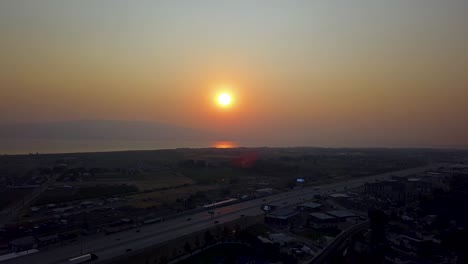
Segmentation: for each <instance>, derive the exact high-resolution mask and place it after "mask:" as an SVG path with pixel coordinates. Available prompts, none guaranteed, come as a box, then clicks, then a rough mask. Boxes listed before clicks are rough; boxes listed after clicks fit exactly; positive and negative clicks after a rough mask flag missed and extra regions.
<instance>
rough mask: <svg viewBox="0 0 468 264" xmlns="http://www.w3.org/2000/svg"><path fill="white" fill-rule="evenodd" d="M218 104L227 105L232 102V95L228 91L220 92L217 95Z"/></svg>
mask: <svg viewBox="0 0 468 264" xmlns="http://www.w3.org/2000/svg"><path fill="white" fill-rule="evenodd" d="M217 101H218V104H219V105H220V106H222V107H227V106H229V105H231V103H232V97H231V95H230V94H228V93H221V94H219V95H218V97H217Z"/></svg>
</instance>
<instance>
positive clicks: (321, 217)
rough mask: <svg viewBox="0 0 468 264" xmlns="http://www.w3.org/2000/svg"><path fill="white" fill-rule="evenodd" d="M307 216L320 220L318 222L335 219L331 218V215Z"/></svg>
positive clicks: (311, 214) (315, 214) (314, 214)
mask: <svg viewBox="0 0 468 264" xmlns="http://www.w3.org/2000/svg"><path fill="white" fill-rule="evenodd" d="M309 215H310V216H312V217H314V218H317V219H320V220H329V219H334V218H335V217H333V216H331V215H327V214H324V213H310V214H309Z"/></svg>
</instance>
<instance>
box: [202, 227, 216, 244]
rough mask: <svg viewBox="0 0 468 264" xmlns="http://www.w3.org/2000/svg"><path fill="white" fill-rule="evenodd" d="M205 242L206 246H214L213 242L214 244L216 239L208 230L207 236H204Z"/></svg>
mask: <svg viewBox="0 0 468 264" xmlns="http://www.w3.org/2000/svg"><path fill="white" fill-rule="evenodd" d="M204 240H205V245H211V244H213V242H214V237H213V235H212V234H211V232H210V230H206V232H205V236H204Z"/></svg>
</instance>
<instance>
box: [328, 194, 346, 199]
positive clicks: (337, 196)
mask: <svg viewBox="0 0 468 264" xmlns="http://www.w3.org/2000/svg"><path fill="white" fill-rule="evenodd" d="M330 196H331V197H333V198H349V195H347V194H345V193H334V194H330Z"/></svg>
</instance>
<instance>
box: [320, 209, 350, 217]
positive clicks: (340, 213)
mask: <svg viewBox="0 0 468 264" xmlns="http://www.w3.org/2000/svg"><path fill="white" fill-rule="evenodd" d="M327 214H329V215H332V216H334V217H340V218H343V217H353V216H356V214H355V213H353V212H350V211H347V210H333V211H328V212H327Z"/></svg>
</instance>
